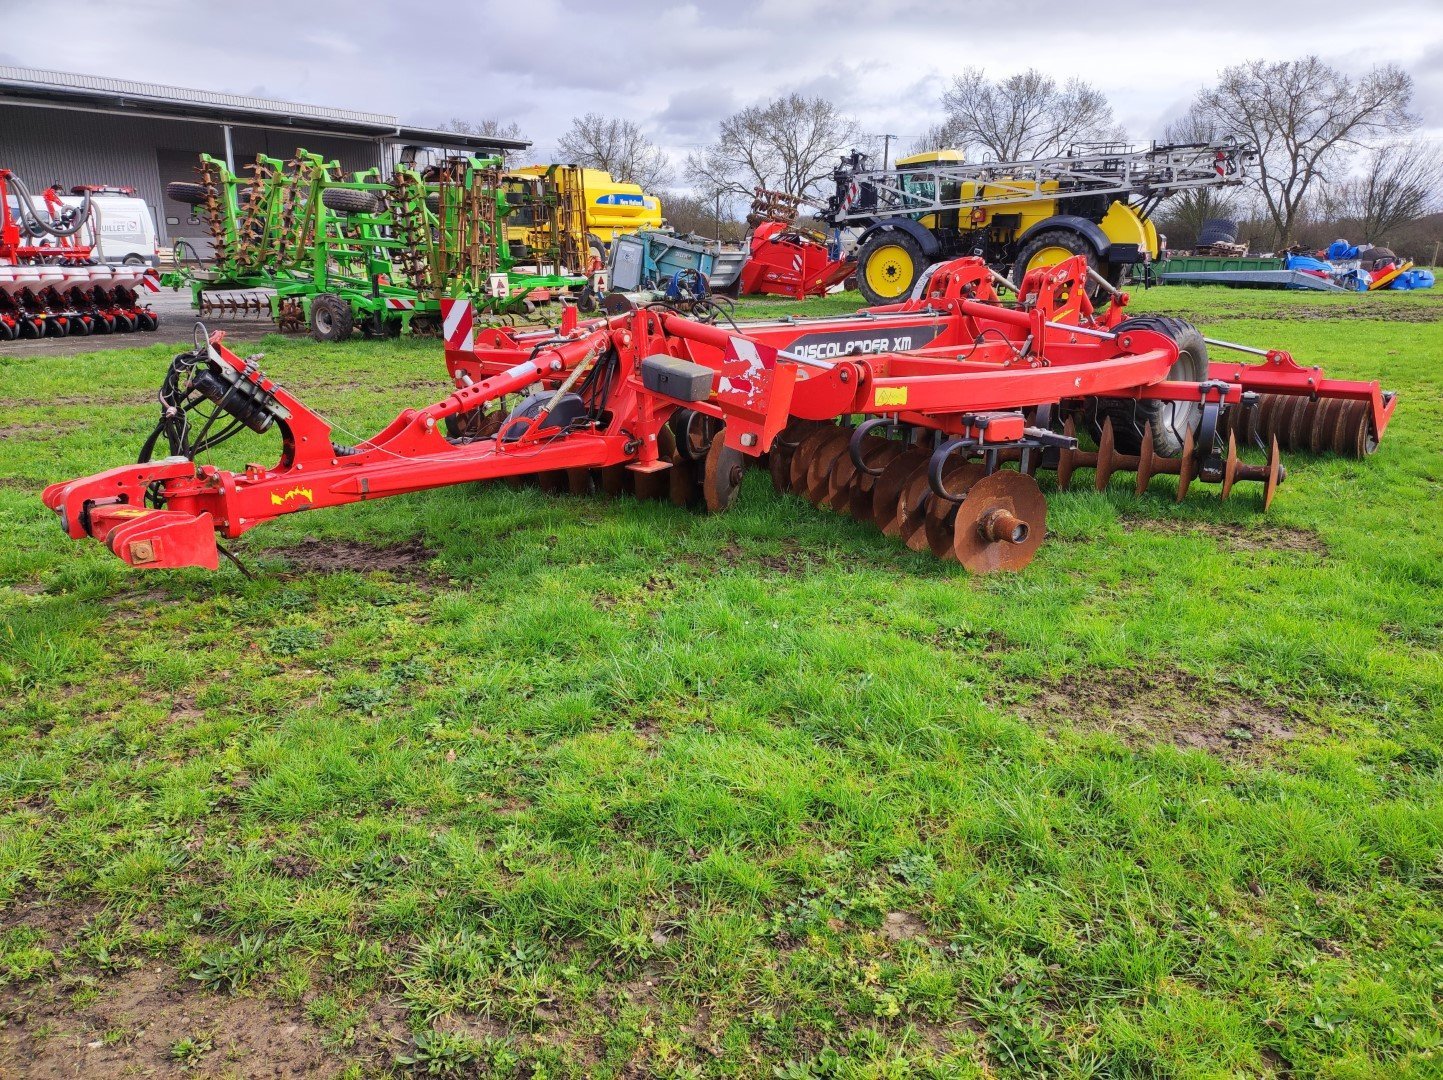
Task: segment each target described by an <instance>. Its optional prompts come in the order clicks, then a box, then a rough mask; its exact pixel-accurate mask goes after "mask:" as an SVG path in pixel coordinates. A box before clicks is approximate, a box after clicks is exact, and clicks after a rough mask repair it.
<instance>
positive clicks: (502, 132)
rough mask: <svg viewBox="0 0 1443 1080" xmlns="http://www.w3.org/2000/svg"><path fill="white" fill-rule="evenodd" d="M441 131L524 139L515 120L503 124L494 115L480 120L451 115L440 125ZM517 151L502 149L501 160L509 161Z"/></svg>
mask: <svg viewBox="0 0 1443 1080" xmlns="http://www.w3.org/2000/svg"><path fill="white" fill-rule="evenodd" d="M441 130H442V131H454V132H455V133H456V134H458V135H479V136H482V137H488V138H496V139H524V138H526V136H525V135H523V134H521V128H520V127H519V126H518V125H517V123H516V121H514V120H512V121H510V122H509V123H505V124H503V123H502V122H501V121H500V120H497V119H495V118H494V117H489V116H488V117H486V118H484V119H481V120H464V119H462V118H461V117H459V116H453V117H451V119H450V120H447V121H446V122H445V123H444V124H442V125H441ZM518 152H519V151H515V150H504V151H502V152H501V157H502V159H503V160H506V161H510V160H511V159H512V158H513V157H514V155H515V154H517V153H518Z"/></svg>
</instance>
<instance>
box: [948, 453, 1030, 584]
mask: <svg viewBox="0 0 1443 1080" xmlns="http://www.w3.org/2000/svg"><path fill="white" fill-rule="evenodd" d="M954 532H955V538H954V540H953V550H954V553H955V554H956V556H957V561H958V562H960V563H961V564H962V565H963V566H965V567H966V568H967V569H968V570H970V571H971V572H972V573H974V574H992V573H999V572H1004V571H1012V570H1021V569H1022V568H1023V567H1025V566H1026V565H1027V564H1028V563H1030V562H1031V561H1032V557H1033V556H1034V555H1036V554H1037V549H1038V548H1039V547H1040V546H1041V545H1042V539H1043V537H1044V536H1046V535H1047V500H1046V499H1045V498H1043V496H1042V490H1041V489H1040V488H1039V487H1038V486H1037V481H1036V480H1034V479H1032V477H1030V476H1025V475H1023V474H1022V473H1018V472H1013V471H1011V470H1010V469H1003V470H1000V471H999V472H995V473H993V474H992V475H991V476H984V477H983V478H982V479H981V480H978V481H977V482H976V483H975V484H973V485H972V487H971V489H970V490H969V491H968V492H967V498H966V499H964V500H963V501H962V505H961V506H959V507H958V508H957V520H956V523H955V525H954Z"/></svg>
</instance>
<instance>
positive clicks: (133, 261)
mask: <svg viewBox="0 0 1443 1080" xmlns="http://www.w3.org/2000/svg"><path fill="white" fill-rule="evenodd" d="M121 262H123V263H125V265H126V266H144V265H145V256H143V255H136V254H130V255H127V256H126V257H125V258H124V259H122V260H121Z"/></svg>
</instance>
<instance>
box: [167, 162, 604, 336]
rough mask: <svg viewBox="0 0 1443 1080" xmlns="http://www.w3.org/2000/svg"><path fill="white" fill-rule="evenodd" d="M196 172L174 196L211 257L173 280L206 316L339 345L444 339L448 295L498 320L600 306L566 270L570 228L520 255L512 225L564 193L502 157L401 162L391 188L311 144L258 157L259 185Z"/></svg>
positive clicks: (218, 172)
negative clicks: (265, 322)
mask: <svg viewBox="0 0 1443 1080" xmlns="http://www.w3.org/2000/svg"><path fill="white" fill-rule="evenodd" d="M197 171H198V174H199V182H197V183H190V182H177V183H173V184H170V185H168V186H167V188H166V193H167V194H168V195H169V196H170V197H171V198H173V199H176V200H178V201H180V202H185V203H189V204H190V205H193V206H195V207H197V209H198V211H199V214H200V216H201V217H202V218H203V219H204V221H205V222H206V224H207V226H208V228H209V230H210V234H211V244H212V248H213V256H214V258H213V263H212V264H211V266H210V268H209V269H206V270H200V269H195V268H191V267H181V268H178V269H176V270H173V271H170V272H169V273H167V274H165V275H164V276H163V278H162V281H163V283H164V284H167V285H170V286H172V287H174V288H180V287H183V286H184V287H189V288H190V290H191V295H192V299H193V302H194V304H195V307H196V309H197V310H198V311H199V312H200V313H201V314H202V315H203V316H204V315H230V316H245V315H257V316H261V317H269V318H272V319H274V320H275V322H276V324H277V326H279V327H280V329H282V330H291V331H299V330H303V329H307V328H308V329H309V330H310V332H311V334H312V336H314V337H315V338H316V339H317V340H320V341H340V340H344V339H345V338H347V337H349V336H350V335H351V333H352V332H353V331H354V330H355V329H357V328H359V329H360V330H361V331H362V332H363V333H365V334H367V335H370V336H377V337H383V336H389V335H395V334H407V333H413V332H420V333H438V332H439V331H440V328H441V300H442V298H443V297H446V298H452V299H465V300H467V301H469V302H470V304H471V310H473V311H474V312H477V313H479V314H480V315H481V316H482V317H483V318H486V317H488V316H489V317H490V318H491V319H492V320H494V321H496V322H507V321H512V320H514V319H515V318H516V317H518V316H524V315H528V314H530V312H531V311H532V310H533V309H534V308H535V307H536V306H537V305H538V304H543V303H547V302H550V301H553V300H556V299H559V298H560V297H561V296H562V295H565V294H568V293H578V294H579V295H578V299H579V301H580V302H581V303H582V304H583V305H584V306H589V303H590V300H591V293H590V290H588V289H587V288H586V284H587V283H586V279H585V278H584V277H580V276H577V275H575V274H569V273H566V272H565V268H564V266H563V260H562V257H561V252H562V251H563V250H565V241H566V239H567V238H566V236H565V231H564V229H557V230H553V231H552V233H551V235H552V236H554V237H555V241H554V243H553V245H552V249H548V250H531V251H529V252H528V260H529V262H528V265H526V266H522V265H519V260H518V259H517V258H515V257H513V254H512V250H511V247H510V245H508V243H507V240H506V224H507V219H508V218H509V217H511V216H512V215H522V216H524V217H525V218H527V219H528V220H536V219H548V218H552V217H556V216H557V215H556V207H557V205H558V196H557V192H556V190H555V185H554V184H552V183H550V182H549V181H548V180H547V179H546V178H545V177H533V176H525V177H521V176H515V175H507V174H505V173H504V172H503V171H502V162H501V159H499V158H469V157H456V158H450V159H448V160H447V161H446V162H444V163H443V164H441V165H438V166H434V167H432V168H429V169H427V170H426V171H425V172H424V173H423V172H419V171H417V170H415V169H414V168H411V167H409V166H407V165H399V166H397V168H396V170H395V173H394V175H393V176H392V177H391V178H390V179H389V180H387V179H384V178H383V177H382V176H381V174H380V170H378V169H370V170H366V171H364V172H359V173H356V174H354V175H353V176H351V177H350V178H349V179H344V178H342V176H341V174H340V170H339V166H338V165H337V163H336V162H334V161H330V162H328V161H325V160H323V159H322V158H321V157H320V156H319V155H316V154H311V153H308V152H306V151H304V150H298V151H297V152H296V156H295V157H294V158H293V159H291V160H290V161H280V160H279V159H276V158H271V157H267V156H265V155H260V156H258V157H257V158H256V160H255V163H254V164H253V165H251V166H249V173H250V175H249V177H242V176H237V175H235V174H234V173H231V172H230V170H228V169H227V168H226V166H225V163H224V162H221V161H219V160H217V159H215V158H213V157H210V156H208V155H202V157H201V160H200V165H199V168H198V170H197ZM573 261H574V260H573ZM576 269H580V268H579V267H577V268H576Z"/></svg>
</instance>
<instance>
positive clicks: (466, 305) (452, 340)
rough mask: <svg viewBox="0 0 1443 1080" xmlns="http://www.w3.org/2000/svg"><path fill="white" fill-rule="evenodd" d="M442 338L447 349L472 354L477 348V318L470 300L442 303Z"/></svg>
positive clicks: (444, 301) (447, 300) (448, 300)
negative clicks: (472, 310)
mask: <svg viewBox="0 0 1443 1080" xmlns="http://www.w3.org/2000/svg"><path fill="white" fill-rule="evenodd" d="M441 336H442V338H444V339H445V342H446V348H448V349H456V350H460V351H463V352H471V351H473V350H474V349H475V347H476V317H475V316H474V315H473V314H472V312H471V301H470V300H450V299H443V300H442V301H441Z"/></svg>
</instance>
